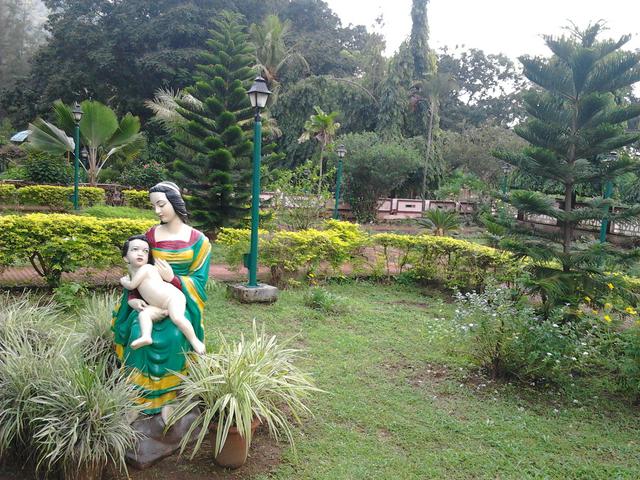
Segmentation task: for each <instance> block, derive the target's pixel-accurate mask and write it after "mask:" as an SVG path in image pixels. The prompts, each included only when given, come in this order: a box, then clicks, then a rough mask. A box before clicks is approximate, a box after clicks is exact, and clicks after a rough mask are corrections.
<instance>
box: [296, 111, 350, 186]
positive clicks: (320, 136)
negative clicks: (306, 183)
mask: <svg viewBox="0 0 640 480" xmlns="http://www.w3.org/2000/svg"><path fill="white" fill-rule="evenodd" d="M313 109H314V110H315V111H316V114H315V115H311V116H310V117H309V120H307V121H306V122H304V133H303V134H302V135H300V138H298V143H303V142H306V141H308V140H310V139H311V138H315V139H316V140H317V141H318V143H319V144H320V177H319V179H318V195H319V194H320V193H321V192H322V167H323V161H324V152H325V150H327V147H329V146H330V145H331V144H332V143H333V139H334V138H335V136H336V132H337V131H338V129H339V128H340V124H339V123H338V122H336V121H335V118H336V117H337V116H338V115H339V113H338V112H331V113H325V112H324V111H323V110H322V109H321V108H320V107H313Z"/></svg>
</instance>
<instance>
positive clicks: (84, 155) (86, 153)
mask: <svg viewBox="0 0 640 480" xmlns="http://www.w3.org/2000/svg"><path fill="white" fill-rule="evenodd" d="M80 157H81V158H82V160H83V161H84V162H85V163H86V162H87V158H89V150H87V147H82V152H80Z"/></svg>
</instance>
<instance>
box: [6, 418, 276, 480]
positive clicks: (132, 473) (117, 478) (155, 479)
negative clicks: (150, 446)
mask: <svg viewBox="0 0 640 480" xmlns="http://www.w3.org/2000/svg"><path fill="white" fill-rule="evenodd" d="M212 452H213V448H212V447H211V444H210V443H209V440H208V439H207V440H205V442H204V443H203V444H202V447H201V448H200V450H199V451H198V453H197V454H196V456H195V457H194V458H193V460H190V459H189V456H188V455H186V454H185V455H184V456H182V457H179V456H178V454H174V455H172V456H170V457H168V458H165V459H164V460H162V461H161V462H159V463H157V464H156V465H154V466H153V467H151V468H149V469H147V470H135V469H133V468H129V478H130V479H131V480H161V479H162V480H167V479H170V480H218V479H225V480H245V479H247V480H248V479H251V478H254V477H256V476H257V475H259V474H267V473H269V472H271V471H272V470H273V469H274V468H275V467H277V466H278V465H279V464H280V462H281V461H282V448H281V446H280V445H278V444H277V443H276V442H275V440H273V439H272V438H270V437H269V436H268V435H267V433H266V432H265V431H263V430H258V431H257V432H256V434H255V436H254V437H253V442H252V444H251V449H250V450H249V458H248V459H247V463H245V464H244V465H243V466H242V467H240V468H238V469H237V470H227V469H224V468H221V467H219V466H217V465H216V464H215V463H214V461H213V453H212ZM18 465H19V464H18V462H9V463H8V464H7V465H2V464H0V480H43V479H45V478H52V479H53V478H57V477H56V476H50V477H45V476H44V475H36V474H35V473H34V471H33V468H32V467H31V468H30V467H26V468H24V469H21V468H20V467H19V466H18ZM126 479H127V476H126V475H125V474H124V473H118V472H106V474H105V476H104V480H126Z"/></svg>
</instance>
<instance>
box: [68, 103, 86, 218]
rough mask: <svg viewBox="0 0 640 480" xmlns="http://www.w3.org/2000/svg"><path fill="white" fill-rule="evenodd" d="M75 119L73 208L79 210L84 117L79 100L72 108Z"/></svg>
mask: <svg viewBox="0 0 640 480" xmlns="http://www.w3.org/2000/svg"><path fill="white" fill-rule="evenodd" d="M71 113H72V114H73V120H74V121H75V122H76V128H75V144H76V145H75V147H76V148H75V152H74V162H73V209H74V210H78V169H79V168H80V120H81V119H82V113H83V112H82V108H81V107H80V104H79V103H78V102H76V103H75V105H74V106H73V110H71Z"/></svg>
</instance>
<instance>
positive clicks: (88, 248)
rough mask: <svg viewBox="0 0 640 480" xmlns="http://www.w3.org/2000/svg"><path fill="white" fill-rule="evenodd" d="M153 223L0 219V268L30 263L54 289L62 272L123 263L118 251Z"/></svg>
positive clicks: (63, 218) (43, 216)
mask: <svg viewBox="0 0 640 480" xmlns="http://www.w3.org/2000/svg"><path fill="white" fill-rule="evenodd" d="M156 223H157V222H156V221H155V220H130V219H116V218H112V219H97V218H93V217H81V216H76V215H70V214H30V215H24V216H19V215H6V216H2V217H0V230H2V232H3V235H2V236H1V237H0V266H8V265H11V264H13V263H14V262H17V261H25V260H29V261H30V262H31V263H32V265H33V266H34V268H35V269H36V271H37V272H38V274H39V275H41V276H42V277H44V278H45V279H46V281H47V284H48V285H49V286H51V287H57V286H58V285H59V284H60V279H61V275H62V273H63V272H73V271H75V270H76V269H77V268H79V267H85V266H86V267H94V266H95V267H103V266H107V265H113V264H116V265H117V264H118V263H120V262H121V261H122V257H121V253H120V248H121V246H122V244H123V243H124V241H125V240H126V239H127V238H128V237H130V236H131V235H134V234H140V233H143V232H145V231H146V230H148V229H149V228H150V227H151V226H153V225H155V224H156Z"/></svg>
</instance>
